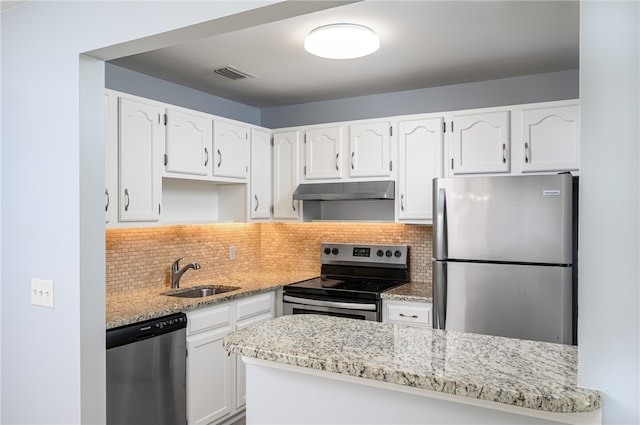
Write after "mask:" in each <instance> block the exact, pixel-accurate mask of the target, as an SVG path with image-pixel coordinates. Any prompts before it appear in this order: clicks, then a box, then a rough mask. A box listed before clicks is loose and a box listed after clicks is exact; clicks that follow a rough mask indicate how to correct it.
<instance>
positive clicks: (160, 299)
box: [106, 273, 316, 329]
mask: <svg viewBox="0 0 640 425" xmlns="http://www.w3.org/2000/svg"><path fill="white" fill-rule="evenodd" d="M312 277H316V276H314V275H309V274H296V273H275V274H268V273H233V274H226V275H225V274H222V275H220V276H217V277H216V278H215V279H210V280H207V281H206V282H193V283H192V284H190V285H186V286H182V285H181V288H189V287H192V286H199V285H205V284H206V285H223V286H237V287H240V289H238V290H237V291H233V292H226V293H223V294H218V295H213V296H210V297H205V298H180V297H169V296H166V295H162V294H161V293H162V292H165V291H168V290H170V289H169V288H164V289H160V290H158V289H153V290H144V291H137V292H129V293H126V294H122V295H115V296H110V297H107V307H106V310H107V311H106V316H107V317H106V321H107V324H106V328H107V329H112V328H116V327H118V326H124V325H129V324H131V323H135V322H140V321H142V320H148V319H153V318H156V317H161V316H165V315H167V314H171V313H177V312H185V311H189V310H194V309H196V308H201V307H207V306H211V305H215V304H219V303H222V302H225V301H231V300H235V299H238V298H243V297H247V296H250V295H255V294H259V293H261V292H266V291H271V290H274V289H276V288H278V287H281V286H284V285H288V284H290V283H294V282H299V281H301V280H305V279H310V278H312Z"/></svg>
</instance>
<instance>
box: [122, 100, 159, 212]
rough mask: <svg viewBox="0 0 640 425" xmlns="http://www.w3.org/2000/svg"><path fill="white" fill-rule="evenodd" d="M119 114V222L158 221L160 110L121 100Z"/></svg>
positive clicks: (153, 105) (143, 103)
mask: <svg viewBox="0 0 640 425" xmlns="http://www.w3.org/2000/svg"><path fill="white" fill-rule="evenodd" d="M118 112H119V114H118V117H119V134H118V148H119V158H118V164H119V179H120V187H119V196H118V205H119V220H120V221H158V220H159V218H160V193H161V176H160V167H161V161H162V160H161V158H162V155H161V150H162V144H163V143H162V132H161V131H160V125H161V124H160V122H161V121H160V120H161V116H162V112H163V108H162V107H160V106H159V105H157V104H154V103H147V102H144V101H141V100H137V99H136V100H134V99H129V98H124V97H120V98H119V111H118Z"/></svg>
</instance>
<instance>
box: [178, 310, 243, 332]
mask: <svg viewBox="0 0 640 425" xmlns="http://www.w3.org/2000/svg"><path fill="white" fill-rule="evenodd" d="M232 314H233V309H232V305H231V304H228V305H221V306H217V307H212V308H207V309H205V310H198V311H196V312H194V313H187V335H192V334H194V333H198V332H202V331H205V330H211V329H216V328H219V327H222V326H229V325H230V324H231V323H232Z"/></svg>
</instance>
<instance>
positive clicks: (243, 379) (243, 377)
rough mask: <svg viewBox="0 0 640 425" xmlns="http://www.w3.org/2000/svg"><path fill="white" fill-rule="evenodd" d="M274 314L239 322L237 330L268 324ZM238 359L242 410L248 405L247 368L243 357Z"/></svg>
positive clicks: (237, 377)
mask: <svg viewBox="0 0 640 425" xmlns="http://www.w3.org/2000/svg"><path fill="white" fill-rule="evenodd" d="M273 317H274V314H273V312H271V313H266V314H262V315H260V316H256V317H252V318H250V319H246V320H243V321H242V322H238V324H237V326H236V329H237V330H240V329H244V328H248V327H249V326H253V325H257V324H258V323H262V322H266V321H267V320H271V319H273ZM235 357H236V405H235V408H236V409H240V408H242V407H243V406H244V405H245V404H246V403H247V366H246V365H245V364H244V362H243V361H242V357H241V356H235Z"/></svg>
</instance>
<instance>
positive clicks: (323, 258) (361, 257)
mask: <svg viewBox="0 0 640 425" xmlns="http://www.w3.org/2000/svg"><path fill="white" fill-rule="evenodd" d="M408 253H409V247H408V246H407V245H376V244H349V243H329V242H324V243H322V247H321V252H320V262H321V263H322V264H336V263H347V262H348V263H353V262H357V263H369V264H371V263H374V264H378V265H384V264H407V261H408V260H409V258H408V257H409V255H408Z"/></svg>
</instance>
